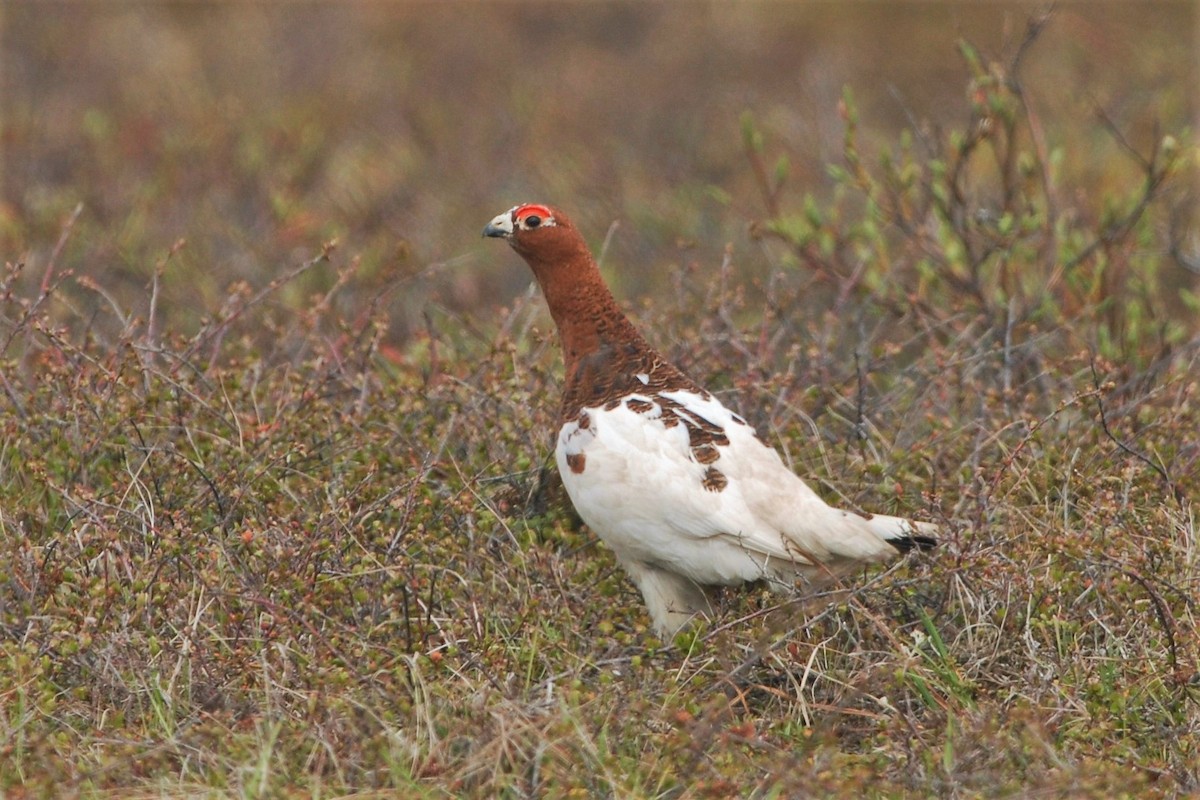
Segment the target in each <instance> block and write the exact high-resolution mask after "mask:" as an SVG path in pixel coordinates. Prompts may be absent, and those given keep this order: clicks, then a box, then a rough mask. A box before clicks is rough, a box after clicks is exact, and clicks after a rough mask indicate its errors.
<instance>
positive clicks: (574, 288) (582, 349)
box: [510, 211, 700, 422]
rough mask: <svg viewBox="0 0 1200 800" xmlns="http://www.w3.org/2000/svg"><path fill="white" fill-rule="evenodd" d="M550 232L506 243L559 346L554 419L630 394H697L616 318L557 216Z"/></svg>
mask: <svg viewBox="0 0 1200 800" xmlns="http://www.w3.org/2000/svg"><path fill="white" fill-rule="evenodd" d="M552 213H553V216H554V218H555V224H554V225H552V226H544V227H540V228H538V229H537V230H521V231H520V232H518V233H517V234H516V235H515V236H513V237H512V238H511V239H510V244H512V247H513V249H514V250H516V252H517V253H518V254H519V255H520V256H521V257H522V258H524V259H525V261H526V262H527V263H528V264H529V267H530V269H532V270H533V274H534V277H536V278H537V281H538V283H539V284H540V285H541V287H542V294H543V295H545V297H546V304H547V305H548V306H549V307H550V315H551V316H552V317H553V318H554V324H555V325H556V326H557V328H558V336H559V340H560V341H561V343H562V350H563V362H564V367H565V370H566V383H565V385H564V387H563V403H562V419H563V421H564V422H565V421H569V420H572V419H574V418H575V417H577V416H578V415H579V412H580V410H582V409H583V408H589V407H595V406H601V407H606V406H612V407H615V405H616V403H618V402H620V400H621V398H624V397H628V396H629V395H631V394H639V393H643V394H645V393H652V392H655V391H666V390H673V389H691V390H693V391H697V392H699V391H700V390H699V388H698V387H696V386H695V384H694V383H693V382H692V381H691V380H690V379H689V378H688V377H687V376H686V375H684V374H683V373H682V372H681V371H679V370H678V369H676V368H675V367H674V366H673V365H672V364H671V363H670V362H668V361H667V360H666V359H664V358H663V357H662V356H660V355H659V354H658V353H656V352H655V351H654V350H653V349H652V348H651V347H650V345H649V344H647V343H646V340H645V339H643V338H642V335H641V334H640V333H638V331H637V329H636V328H634V327H633V323H631V322H630V321H629V320H628V319H627V318H626V317H625V314H624V313H622V311H621V308H620V306H618V305H617V301H616V300H615V299H614V298H613V295H612V292H610V291H609V290H608V287H607V286H606V285H605V284H604V279H603V278H602V277H601V276H600V269H599V268H598V267H597V266H596V262H595V260H594V259H593V258H592V255H591V253H590V252H589V251H588V248H587V244H586V243H585V242H584V240H583V237H582V236H580V235H579V232H578V231H577V230H576V229H575V227H574V226H573V225H572V224H571V223H570V221H569V220H568V219H567V218H566V216H565V215H563V214H562V213H561V212H558V211H553V212H552Z"/></svg>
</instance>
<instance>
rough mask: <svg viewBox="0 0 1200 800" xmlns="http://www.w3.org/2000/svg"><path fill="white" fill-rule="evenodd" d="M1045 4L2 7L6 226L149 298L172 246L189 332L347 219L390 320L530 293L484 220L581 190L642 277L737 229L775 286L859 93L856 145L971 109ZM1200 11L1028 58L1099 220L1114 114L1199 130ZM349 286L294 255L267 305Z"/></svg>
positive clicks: (1134, 17)
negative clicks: (770, 198)
mask: <svg viewBox="0 0 1200 800" xmlns="http://www.w3.org/2000/svg"><path fill="white" fill-rule="evenodd" d="M1040 8H1041V7H1040V6H1037V5H1035V4H1024V3H855V4H847V3H807V4H799V3H797V4H783V3H740V4H737V5H736V7H730V6H729V5H728V4H722V3H657V4H642V3H569V4H565V5H564V4H561V3H396V4H391V3H362V4H332V3H325V4H262V3H255V4H249V3H223V4H205V3H157V4H146V3H119V4H102V3H90V4H74V3H10V4H6V5H5V7H4V8H3V9H0V21H2V23H0V24H2V29H0V35H2V37H3V59H4V62H3V74H2V76H0V80H2V81H3V86H2V92H0V95H2V102H3V108H2V117H0V126H2V128H0V130H2V135H0V144H2V149H0V200H2V202H0V246H2V248H3V250H4V253H5V259H6V260H9V261H13V262H17V261H20V262H24V263H25V265H26V269H25V276H24V278H23V279H22V280H24V281H26V282H27V283H28V284H29V285H36V284H37V282H38V281H41V280H43V279H44V278H45V276H46V272H45V269H46V267H47V266H48V264H49V262H50V261H51V253H52V252H53V250H54V247H55V245H56V243H57V242H58V240H59V238H60V233H61V231H62V229H63V226H64V222H65V221H66V220H68V219H69V218H70V217H71V215H72V212H73V211H74V209H75V208H76V207H77V206H78V205H80V204H82V207H81V211H80V213H79V216H78V219H77V220H76V221H75V223H74V228H73V232H72V234H71V235H70V237H69V238H68V240H67V241H65V243H64V246H63V247H62V248H61V252H60V253H59V254H58V257H57V259H56V262H55V269H56V270H57V271H59V272H61V271H62V270H67V269H69V270H73V271H74V273H75V274H76V275H77V276H88V277H90V278H91V279H93V280H94V281H96V283H97V284H99V285H101V286H103V287H105V290H106V292H107V293H108V294H109V296H110V300H113V301H116V302H117V303H119V304H120V305H121V307H122V308H124V309H126V310H127V311H129V312H130V313H142V314H144V313H145V307H146V296H147V294H148V288H149V285H150V281H151V276H152V274H153V271H154V269H155V266H156V264H159V263H160V262H162V261H163V260H164V258H165V256H166V254H167V253H168V252H170V251H171V250H172V248H173V246H174V245H175V243H176V242H177V241H178V240H180V239H183V240H186V243H185V244H184V245H183V246H182V247H180V248H179V249H178V251H177V252H175V253H174V255H173V256H172V257H171V259H170V264H169V265H168V267H167V268H166V269H165V270H164V274H163V280H162V286H161V296H160V297H159V300H158V303H159V307H158V314H159V315H160V321H161V322H162V323H164V324H166V325H168V326H170V327H172V328H178V329H180V330H189V329H194V328H195V326H197V325H198V324H199V318H200V317H201V316H202V315H203V314H204V313H205V310H206V309H213V308H215V307H218V306H219V305H220V304H221V301H222V299H223V298H224V297H225V296H226V294H227V292H228V290H229V287H230V285H231V284H233V283H234V282H235V281H247V282H249V283H250V284H251V285H253V286H261V285H264V284H265V283H266V282H267V281H269V280H270V279H271V278H273V277H277V276H279V275H280V274H282V273H283V272H285V271H287V270H288V269H289V268H291V267H294V266H296V265H297V264H299V263H301V262H303V261H304V260H306V259H308V258H310V257H312V256H313V255H314V254H315V253H316V252H319V249H320V246H321V245H322V243H324V242H326V241H329V240H332V239H336V240H337V241H338V242H339V252H340V253H341V254H342V255H343V256H344V257H345V258H346V259H347V260H349V259H356V260H357V271H358V272H357V277H358V279H359V280H358V281H356V287H357V290H358V291H361V292H367V293H370V292H375V291H379V290H381V289H383V288H385V287H391V288H392V290H393V291H391V292H390V293H389V294H388V296H387V297H388V302H389V304H390V306H389V308H388V311H389V312H390V316H391V320H392V334H393V336H394V337H395V338H396V339H397V340H403V339H405V338H406V337H407V336H408V335H409V334H411V333H412V332H414V331H416V330H419V329H424V328H425V326H426V324H427V323H426V322H425V321H424V319H423V317H424V316H425V315H427V314H428V313H430V309H434V310H435V311H436V310H439V309H444V310H447V311H448V312H450V313H457V312H461V311H463V310H467V309H476V308H481V309H482V311H483V313H484V314H487V315H490V314H492V313H493V312H492V311H490V310H489V309H490V308H491V307H492V306H495V305H497V304H501V303H505V302H507V301H508V300H509V299H510V298H511V297H512V296H513V295H515V294H516V293H518V292H519V291H520V290H521V289H523V288H524V286H525V285H526V284H527V281H528V277H527V275H526V274H525V272H524V268H523V266H522V265H520V264H519V262H518V261H517V260H516V259H514V258H511V257H510V256H509V255H508V254H507V253H505V252H501V251H499V250H497V249H496V248H494V247H492V248H489V247H487V246H486V243H484V242H482V241H480V240H479V237H478V230H477V229H478V228H479V227H480V226H481V225H482V224H483V222H484V221H486V220H487V219H490V218H491V216H493V215H494V214H495V213H497V212H498V211H501V210H503V209H505V208H508V207H510V206H511V205H513V204H514V203H517V202H522V201H527V200H538V201H547V202H552V203H557V204H559V205H561V206H563V207H564V208H565V209H569V210H570V211H571V212H572V213H573V216H574V217H575V218H576V221H577V223H578V224H579V225H580V227H581V228H582V229H583V230H584V231H585V232H586V233H587V235H588V236H589V237H590V238H591V239H592V240H593V243H594V245H595V246H597V247H599V246H600V244H601V242H603V241H604V237H605V234H606V232H608V230H609V226H610V224H613V223H614V222H615V223H618V224H619V228H618V229H617V231H616V232H615V235H614V236H612V238H611V241H610V247H609V250H608V252H607V258H608V263H609V264H610V265H614V266H618V269H616V270H614V273H615V275H614V278H615V280H616V281H617V282H618V283H619V284H620V286H618V294H619V295H622V296H625V297H629V296H632V295H636V294H638V293H649V292H653V291H656V290H661V289H662V288H663V286H664V285H665V280H664V278H665V274H666V268H667V267H669V266H671V265H678V264H683V263H687V262H690V261H693V260H695V261H698V262H700V263H702V264H704V265H705V267H706V269H711V270H714V271H715V268H716V266H717V265H718V264H719V263H720V253H721V250H722V248H723V247H724V245H725V244H726V243H729V242H731V243H733V245H734V247H735V254H736V255H737V259H736V264H737V266H739V267H744V268H748V269H749V270H750V271H751V275H752V276H759V275H762V274H764V271H765V270H764V263H777V262H778V261H779V260H780V258H781V256H780V253H779V252H776V251H772V250H770V249H769V248H768V249H766V250H760V248H759V243H758V242H755V241H752V240H751V238H750V237H749V235H748V232H749V230H750V226H751V224H752V223H754V222H756V221H760V220H763V219H765V218H768V217H770V216H772V215H778V214H787V213H800V211H801V209H802V208H803V205H804V200H805V195H806V193H811V194H812V196H813V197H814V199H815V200H816V201H817V203H818V204H820V203H825V202H828V201H829V199H830V197H831V196H832V194H833V192H834V189H835V183H836V182H835V180H834V179H833V178H832V177H831V176H830V174H829V173H828V171H827V169H826V165H827V164H829V163H836V162H838V161H839V160H840V159H841V154H842V148H843V135H844V127H845V122H844V109H842V110H841V111H840V110H839V104H840V102H841V99H842V93H843V89H844V88H845V87H852V88H853V92H854V96H855V98H856V102H857V106H858V114H859V118H860V122H859V140H858V147H859V149H860V151H861V152H862V154H863V159H864V161H867V162H872V163H873V162H874V160H875V159H876V158H877V154H878V153H879V152H880V151H881V149H882V148H883V147H885V146H890V145H894V144H895V142H896V141H897V140H898V136H899V132H900V131H901V130H902V129H911V130H913V131H915V132H916V133H917V134H918V135H926V136H932V137H936V136H938V135H940V133H941V132H942V131H944V130H946V129H948V128H952V127H958V128H963V127H965V126H967V125H968V123H969V120H970V116H971V98H970V97H968V89H967V87H968V82H969V80H970V78H971V73H970V70H969V69H968V65H967V64H966V63H965V62H964V59H962V58H961V57H960V56H959V55H958V52H957V50H956V42H957V41H958V40H959V39H960V38H965V39H967V40H969V41H970V42H973V43H974V45H975V46H976V47H977V48H978V49H979V51H980V53H981V54H982V57H983V59H984V60H985V62H991V61H993V60H994V61H995V62H997V63H1008V62H1009V61H1010V60H1011V59H1012V57H1013V55H1014V53H1015V52H1016V51H1017V49H1018V46H1019V44H1020V42H1021V40H1022V38H1023V36H1024V33H1025V26H1026V21H1027V20H1028V19H1029V18H1030V16H1031V15H1033V14H1034V13H1036V12H1037V11H1038V10H1039V9H1040ZM1197 17H1198V14H1197V7H1196V4H1195V3H1193V2H1154V3H1115V2H1114V3H1060V4H1059V5H1058V7H1057V13H1056V15H1055V19H1054V23H1053V24H1052V25H1050V26H1048V28H1047V29H1046V30H1045V31H1044V32H1043V34H1042V37H1041V39H1040V40H1039V41H1038V42H1037V44H1036V46H1034V47H1032V48H1030V49H1029V52H1028V53H1027V55H1026V56H1025V57H1024V59H1023V63H1022V76H1021V77H1022V79H1023V81H1024V84H1025V86H1026V87H1027V94H1026V100H1027V103H1028V106H1029V108H1030V109H1031V111H1032V113H1034V114H1036V116H1037V119H1038V121H1039V123H1040V128H1041V130H1040V133H1041V135H1042V136H1044V143H1043V144H1044V146H1045V148H1046V151H1047V152H1048V153H1049V152H1054V151H1057V154H1056V156H1055V158H1056V169H1057V170H1058V175H1059V186H1060V191H1062V192H1064V193H1065V194H1066V195H1067V196H1066V197H1065V199H1064V204H1065V205H1070V206H1072V207H1073V208H1077V209H1079V213H1080V214H1083V215H1087V214H1093V215H1096V216H1099V215H1100V214H1102V213H1103V207H1104V203H1105V198H1106V197H1109V196H1112V195H1115V194H1118V193H1128V192H1130V191H1133V190H1134V189H1136V187H1137V184H1138V182H1139V180H1140V168H1139V165H1138V164H1137V163H1136V162H1135V160H1134V159H1132V158H1130V157H1129V156H1128V154H1126V153H1124V152H1123V151H1122V149H1121V146H1119V145H1118V143H1117V142H1116V141H1115V139H1114V136H1113V134H1112V132H1111V131H1110V130H1109V129H1108V128H1107V127H1106V126H1104V125H1101V124H1099V123H1098V121H1097V115H1098V112H1100V113H1103V114H1104V115H1106V116H1107V117H1108V118H1109V120H1110V121H1111V123H1112V127H1115V128H1116V129H1117V130H1119V131H1120V133H1121V135H1122V136H1124V137H1125V138H1126V139H1127V142H1128V144H1129V145H1130V146H1132V147H1133V148H1134V149H1136V150H1138V151H1140V152H1142V153H1149V152H1150V151H1151V150H1152V148H1153V147H1154V146H1155V144H1156V142H1157V140H1158V138H1159V137H1161V136H1162V135H1163V134H1164V133H1167V132H1172V133H1178V132H1179V131H1182V130H1185V129H1187V128H1189V127H1190V126H1191V125H1192V124H1193V123H1194V121H1195V119H1196V117H1197V113H1198V109H1197V104H1198V102H1200V92H1198V91H1197V88H1196V87H1197V86H1198V85H1200V75H1198V74H1197V73H1198V64H1200V61H1198V57H1197V30H1198V26H1200V23H1198V21H1197ZM747 113H749V114H750V115H752V117H753V120H754V121H755V124H756V126H757V129H758V135H760V136H762V137H765V140H766V142H767V151H768V153H769V159H768V160H769V162H770V163H769V164H768V166H771V165H773V164H775V163H777V160H779V159H786V167H787V170H786V171H787V180H786V184H785V185H784V187H783V189H782V190H781V191H780V193H779V197H778V204H777V207H776V208H774V209H772V208H768V204H767V203H766V202H764V195H763V192H762V190H761V186H760V185H759V183H758V181H757V179H756V175H755V173H754V171H753V170H752V169H750V167H749V165H748V162H747V150H746V147H745V143H744V141H743V137H742V135H741V133H740V132H739V126H740V125H741V124H742V122H741V120H743V115H745V114H747ZM1184 161H1185V165H1186V168H1187V169H1190V170H1192V171H1195V169H1196V165H1195V158H1194V157H1193V158H1190V159H1187V158H1185V159H1184ZM1188 180H1189V181H1190V180H1191V179H1188ZM1192 182H1194V181H1192ZM1184 208H1185V211H1186V212H1187V213H1189V214H1190V213H1192V212H1190V211H1188V210H1187V209H1189V208H1190V206H1184ZM1160 233H1162V232H1161V231H1160ZM1165 238H1166V237H1165V234H1164V241H1165ZM760 253H762V255H761V256H760ZM1169 273H1170V274H1169V275H1167V276H1165V277H1166V279H1167V280H1169V281H1174V282H1176V283H1178V282H1182V281H1186V280H1190V275H1189V273H1187V272H1186V270H1183V269H1173V270H1170V271H1169ZM333 280H334V277H333V276H332V274H331V273H328V272H327V273H325V274H323V275H322V274H317V273H313V274H311V275H309V276H306V279H305V281H302V282H300V283H299V284H298V285H297V286H296V287H293V289H291V290H289V291H287V292H284V293H282V294H281V298H282V302H284V303H293V304H295V305H297V306H303V305H305V304H306V303H308V302H309V299H308V298H309V297H310V296H311V294H312V293H313V292H315V291H321V290H324V289H327V288H328V285H329V284H331V283H332V281H333ZM60 297H67V298H72V300H73V303H74V305H75V308H74V310H73V311H72V313H71V316H73V317H75V318H76V319H78V318H80V317H81V318H83V319H87V318H88V317H89V314H88V313H87V309H88V308H92V307H97V306H100V305H107V303H108V301H105V300H103V299H101V298H100V297H98V296H97V295H95V294H94V293H89V292H87V291H86V290H83V289H81V288H80V287H78V286H75V285H66V286H64V287H63V288H62V290H61V291H60ZM80 310H82V312H83V313H82V314H79V313H77V312H79V311H80Z"/></svg>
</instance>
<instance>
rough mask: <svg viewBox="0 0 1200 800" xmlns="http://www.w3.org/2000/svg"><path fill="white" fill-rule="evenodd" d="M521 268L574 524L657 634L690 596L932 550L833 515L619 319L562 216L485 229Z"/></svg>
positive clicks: (521, 210) (897, 527) (893, 529)
mask: <svg viewBox="0 0 1200 800" xmlns="http://www.w3.org/2000/svg"><path fill="white" fill-rule="evenodd" d="M483 233H484V235H485V236H495V237H501V238H504V239H507V240H508V243H509V244H510V245H512V248H513V249H514V250H516V251H517V253H518V254H519V255H520V256H521V257H522V258H524V259H525V260H526V261H527V262H529V266H530V268H531V269H532V270H533V274H534V276H535V277H536V278H537V281H538V283H539V284H541V287H542V292H543V293H544V294H545V296H546V302H547V304H548V305H549V306H550V314H551V316H553V317H554V322H555V324H556V325H557V326H558V334H559V339H560V340H561V343H562V349H563V360H564V361H565V364H566V387H565V389H564V392H563V403H562V416H561V420H560V423H561V427H560V428H559V431H558V443H557V446H556V448H555V457H556V460H557V462H558V469H559V471H560V472H561V473H562V480H563V484H564V485H565V486H566V489H567V494H568V495H569V496H570V497H571V502H572V503H574V505H575V509H576V511H578V512H579V516H580V517H582V518H583V521H584V522H586V523H587V524H588V527H590V528H591V529H592V530H593V531H595V532H596V533H597V534H598V535H599V536H600V538H601V539H603V540H604V541H605V542H606V543H607V544H608V546H609V547H611V548H612V549H613V552H614V553H616V556H617V559H618V560H619V561H620V562H621V565H622V566H623V567H624V568H625V571H626V572H628V573H629V576H630V577H631V578H632V579H633V580H634V582H635V583H636V584H637V585H638V588H639V589H641V590H642V596H643V597H644V598H645V600H646V605H647V607H648V608H649V611H650V617H651V620H652V621H653V623H654V628H655V631H656V632H657V633H658V634H659V635H662V636H670V635H672V634H674V633H675V632H676V631H678V630H679V629H680V628H681V627H682V626H683V625H684V624H685V623H687V622H688V620H689V619H691V618H692V617H694V616H696V615H698V614H704V613H705V612H707V611H708V610H709V605H708V601H707V599H706V595H705V593H704V591H703V587H704V586H712V585H725V586H730V585H735V584H741V583H745V582H749V581H758V580H766V581H767V582H768V583H769V584H771V585H772V586H773V587H774V588H777V589H780V588H791V587H792V586H794V584H795V581H796V579H798V578H799V579H802V580H804V581H805V582H807V583H809V584H814V583H815V584H820V583H821V582H823V581H828V580H831V579H833V578H835V577H836V576H837V575H839V574H841V573H845V572H848V571H850V570H852V569H853V568H855V567H856V566H858V565H861V564H863V563H865V562H875V561H886V560H888V559H889V558H891V557H894V556H896V555H898V554H900V553H903V552H906V551H908V550H910V549H912V548H913V547H921V548H926V547H932V546H933V545H934V544H935V541H936V540H935V539H934V538H933V534H934V533H935V532H936V530H937V528H936V526H934V525H932V524H930V523H924V522H909V521H908V520H903V519H899V518H897V517H886V516H882V515H874V516H860V515H858V514H854V513H851V512H848V511H841V510H839V509H836V508H832V507H830V506H829V505H826V503H825V502H824V501H823V500H821V498H820V497H818V496H817V494H816V493H815V492H814V491H813V490H812V489H810V488H809V487H808V486H807V485H806V484H805V483H804V481H802V480H800V478H798V477H796V475H795V474H794V473H793V472H792V471H791V470H790V469H788V468H787V466H786V465H785V464H784V463H783V460H782V459H781V458H780V457H779V454H778V453H776V452H775V450H774V449H772V448H771V447H768V446H767V445H766V444H764V443H763V442H762V440H760V439H759V438H758V436H757V435H756V434H755V432H754V429H753V428H751V427H750V426H749V425H748V424H747V423H746V421H745V420H744V419H742V418H741V417H739V416H738V415H737V414H735V413H733V412H732V411H730V410H729V409H727V408H726V407H725V406H723V405H722V404H721V402H720V401H718V400H717V399H716V398H715V397H713V396H712V395H711V394H709V393H708V392H706V391H704V390H703V389H702V388H700V386H698V385H697V384H696V383H695V382H694V381H693V380H691V379H690V378H689V377H688V376H687V375H685V374H684V373H683V372H682V371H680V370H679V369H678V368H676V367H675V366H674V365H672V364H671V363H670V362H668V361H667V360H666V359H664V358H663V357H662V356H661V355H659V354H658V353H656V352H655V351H654V349H653V348H651V347H650V345H649V344H647V343H646V340H645V339H643V338H642V336H641V335H640V334H639V333H638V332H637V330H636V329H635V328H634V327H633V325H632V323H630V322H629V320H628V319H626V317H625V315H624V314H623V313H621V309H620V308H619V307H618V306H617V303H616V301H615V300H614V299H613V296H612V293H611V292H609V290H608V287H607V286H605V285H604V280H603V279H602V278H601V277H600V270H599V269H598V268H597V267H596V262H595V261H594V260H593V259H592V256H591V253H589V252H588V249H587V245H586V244H585V243H584V241H583V237H582V236H580V234H579V231H578V230H576V228H575V226H574V225H572V224H571V221H570V220H569V219H567V217H566V216H565V215H564V214H563V213H562V212H561V211H559V210H557V209H554V208H550V207H549V206H543V205H533V204H527V205H520V206H516V207H515V208H513V209H511V210H509V211H505V212H504V213H503V214H501V215H499V216H498V217H496V218H495V219H493V220H492V221H491V222H489V223H488V225H487V227H486V228H484V229H483Z"/></svg>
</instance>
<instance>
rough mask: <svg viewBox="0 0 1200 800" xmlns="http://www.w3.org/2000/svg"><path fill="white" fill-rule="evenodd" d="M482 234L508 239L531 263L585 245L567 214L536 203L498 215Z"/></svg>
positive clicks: (554, 256) (564, 254) (515, 207)
mask: <svg viewBox="0 0 1200 800" xmlns="http://www.w3.org/2000/svg"><path fill="white" fill-rule="evenodd" d="M483 235H484V236H491V237H496V238H502V239H506V240H508V243H509V244H510V245H512V248H513V249H514V250H516V251H517V252H518V253H520V254H521V255H522V256H524V257H525V258H526V260H530V261H532V260H546V259H554V258H563V257H564V256H567V255H573V254H574V253H573V252H572V251H575V250H578V249H579V248H580V247H583V246H584V245H583V240H582V238H581V237H580V236H579V232H578V231H576V230H575V226H574V225H572V224H571V221H570V220H569V219H567V217H566V215H564V214H563V213H562V212H561V211H558V210H556V209H553V208H551V207H550V206H544V205H541V204H539V203H525V204H523V205H519V206H513V207H512V208H510V209H509V210H508V211H505V212H504V213H503V214H499V215H497V216H496V218H495V219H493V220H492V221H491V222H489V223H488V224H487V227H485V228H484V229H483ZM585 252H586V248H585Z"/></svg>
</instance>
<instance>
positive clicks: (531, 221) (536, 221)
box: [525, 214, 542, 228]
mask: <svg viewBox="0 0 1200 800" xmlns="http://www.w3.org/2000/svg"><path fill="white" fill-rule="evenodd" d="M541 224H542V218H541V217H539V216H538V215H537V214H530V215H529V216H528V217H526V218H525V227H527V228H536V227H537V226H538V225H541Z"/></svg>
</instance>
